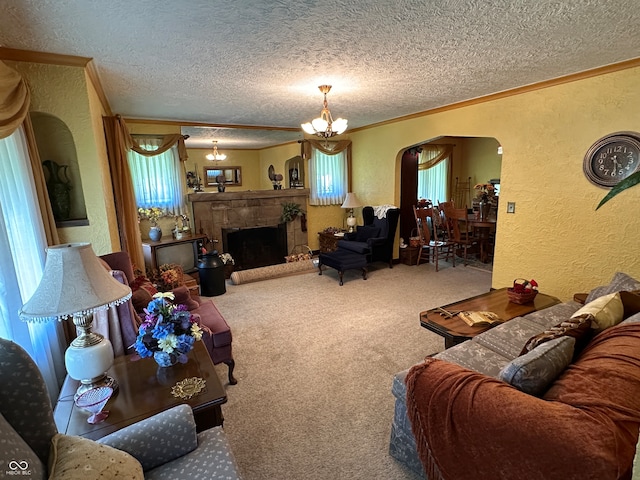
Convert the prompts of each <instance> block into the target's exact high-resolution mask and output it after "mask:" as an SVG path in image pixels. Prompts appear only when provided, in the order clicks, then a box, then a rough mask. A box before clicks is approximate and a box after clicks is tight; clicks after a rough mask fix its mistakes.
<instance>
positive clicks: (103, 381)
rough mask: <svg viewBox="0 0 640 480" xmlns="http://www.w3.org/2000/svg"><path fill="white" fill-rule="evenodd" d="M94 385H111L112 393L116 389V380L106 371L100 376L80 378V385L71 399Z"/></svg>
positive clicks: (76, 397) (94, 386) (114, 392)
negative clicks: (87, 378)
mask: <svg viewBox="0 0 640 480" xmlns="http://www.w3.org/2000/svg"><path fill="white" fill-rule="evenodd" d="M96 387H111V388H113V395H115V394H116V392H117V391H118V382H117V380H116V379H115V378H113V377H111V376H109V375H107V374H106V373H105V374H104V375H102V376H100V377H97V378H92V379H90V380H80V385H79V386H78V389H77V390H76V393H75V394H74V395H73V399H74V400H77V399H78V397H79V396H80V395H82V394H83V393H84V392H86V391H88V390H91V389H92V388H96Z"/></svg>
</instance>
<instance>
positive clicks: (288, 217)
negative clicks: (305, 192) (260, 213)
mask: <svg viewBox="0 0 640 480" xmlns="http://www.w3.org/2000/svg"><path fill="white" fill-rule="evenodd" d="M301 213H303V212H302V208H301V207H300V204H299V203H293V202H287V203H283V204H282V221H283V222H291V221H292V220H293V219H295V218H296V217H297V216H298V215H300V214H301Z"/></svg>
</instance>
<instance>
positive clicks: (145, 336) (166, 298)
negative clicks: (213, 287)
mask: <svg viewBox="0 0 640 480" xmlns="http://www.w3.org/2000/svg"><path fill="white" fill-rule="evenodd" d="M174 298H175V297H174V296H173V293H156V294H155V295H154V296H153V300H151V302H149V305H148V306H147V308H145V309H144V312H145V317H144V321H143V323H142V325H140V328H139V329H138V338H137V339H136V343H135V349H136V352H137V353H138V355H140V357H141V358H145V357H151V356H153V358H154V360H155V361H156V362H157V363H158V365H160V366H161V367H169V366H171V365H174V364H175V363H177V362H180V363H187V360H188V357H187V354H188V353H189V352H190V351H191V349H192V348H193V345H194V343H195V342H196V341H198V340H200V339H201V338H202V329H201V328H200V326H199V325H198V324H197V323H196V321H195V318H194V317H193V316H192V315H191V313H189V311H188V310H187V307H186V306H185V305H173V304H172V303H171V302H170V301H171V300H173V299H174Z"/></svg>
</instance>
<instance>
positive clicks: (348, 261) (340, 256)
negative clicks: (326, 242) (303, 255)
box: [318, 249, 367, 286]
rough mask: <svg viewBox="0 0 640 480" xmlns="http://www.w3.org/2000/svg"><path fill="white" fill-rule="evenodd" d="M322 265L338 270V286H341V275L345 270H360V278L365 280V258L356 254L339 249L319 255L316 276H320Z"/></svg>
mask: <svg viewBox="0 0 640 480" xmlns="http://www.w3.org/2000/svg"><path fill="white" fill-rule="evenodd" d="M322 265H326V266H328V267H331V268H335V269H336V270H338V275H339V277H340V286H342V285H343V281H342V275H343V274H344V272H345V270H350V269H353V268H361V269H362V278H363V279H364V280H366V279H367V257H365V256H364V255H360V254H358V253H354V252H350V251H348V250H340V249H338V250H335V251H333V252H327V253H321V254H320V257H319V262H318V269H319V270H320V272H319V273H318V275H322Z"/></svg>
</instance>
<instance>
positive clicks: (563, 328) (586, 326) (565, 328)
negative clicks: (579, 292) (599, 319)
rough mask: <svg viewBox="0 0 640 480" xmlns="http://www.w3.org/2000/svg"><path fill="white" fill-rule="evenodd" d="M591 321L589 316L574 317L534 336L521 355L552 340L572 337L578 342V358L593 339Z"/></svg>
mask: <svg viewBox="0 0 640 480" xmlns="http://www.w3.org/2000/svg"><path fill="white" fill-rule="evenodd" d="M591 319H592V317H591V315H589V314H585V315H580V316H578V317H572V318H570V319H569V320H566V321H564V322H561V323H559V324H558V325H555V326H553V327H551V328H549V329H547V330H545V331H544V332H541V333H539V334H537V335H534V336H533V337H531V338H530V339H529V340H527V343H525V344H524V347H523V348H522V351H521V352H520V355H525V354H527V353H529V352H530V351H531V350H533V349H534V348H536V347H537V346H539V345H542V344H543V343H545V342H548V341H550V340H555V339H556V338H560V337H571V338H574V339H575V341H576V344H575V346H574V357H576V356H577V355H578V354H579V353H580V352H581V351H582V349H583V348H584V347H585V346H586V345H587V343H589V341H590V340H591V338H592V337H593V333H594V332H593V330H592V329H591Z"/></svg>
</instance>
